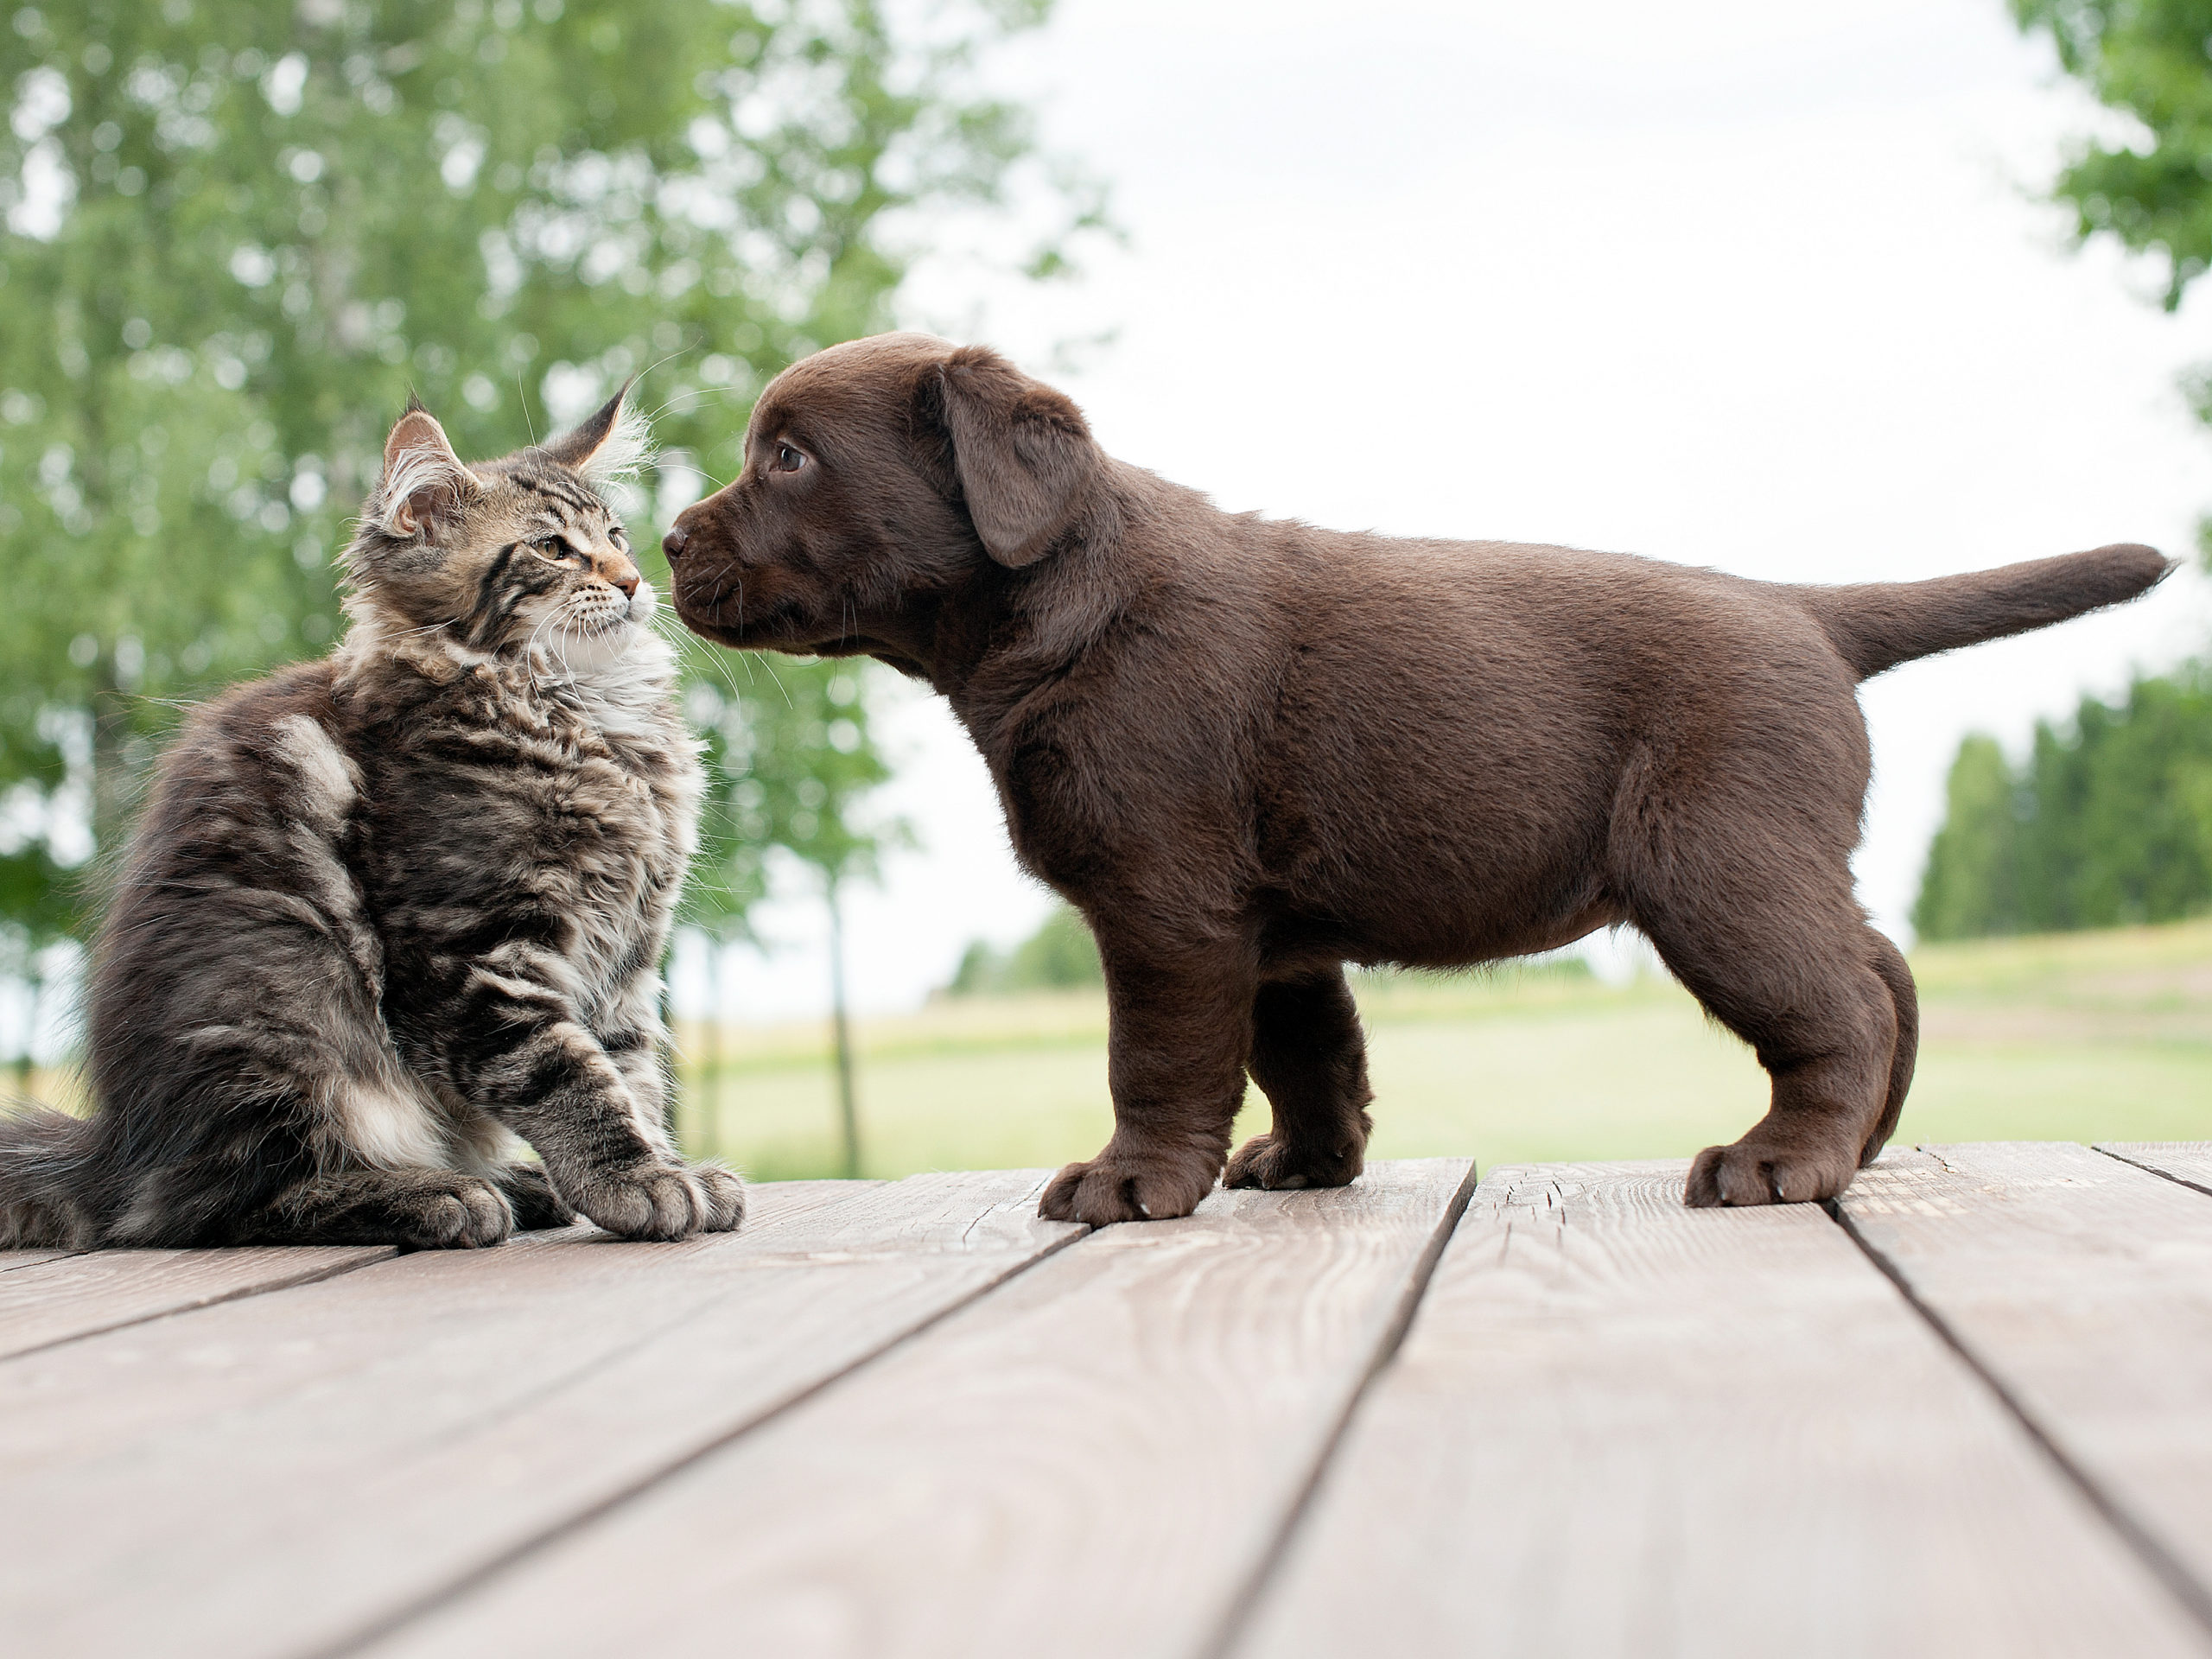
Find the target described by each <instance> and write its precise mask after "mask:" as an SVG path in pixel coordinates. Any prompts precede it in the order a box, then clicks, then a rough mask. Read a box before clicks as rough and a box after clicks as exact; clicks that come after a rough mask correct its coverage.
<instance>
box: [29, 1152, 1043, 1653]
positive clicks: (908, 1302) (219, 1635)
mask: <svg viewBox="0 0 2212 1659" xmlns="http://www.w3.org/2000/svg"><path fill="white" fill-rule="evenodd" d="M1043 1179H1044V1176H1043V1174H1042V1173H1041V1172H1029V1173H1020V1172H1011V1173H995V1174H979V1175H943V1176H921V1177H916V1178H914V1179H911V1180H908V1181H904V1182H900V1183H898V1184H895V1185H875V1184H862V1183H858V1182H852V1183H843V1182H825V1183H807V1184H798V1183H794V1184H791V1185H790V1186H789V1187H779V1186H776V1185H767V1186H761V1187H756V1188H755V1189H754V1191H753V1214H752V1216H751V1217H750V1218H749V1219H748V1221H747V1225H746V1227H745V1229H744V1230H742V1231H741V1232H739V1233H736V1234H733V1235H723V1236H716V1237H710V1238H701V1239H693V1240H690V1241H687V1242H685V1243H679V1244H664V1245H656V1244H625V1243H617V1242H615V1241H613V1240H610V1239H607V1238H606V1237H605V1236H603V1235H600V1234H597V1233H596V1232H594V1230H589V1229H586V1228H581V1227H580V1228H575V1229H571V1230H569V1231H567V1232H565V1233H560V1234H549V1235H540V1236H535V1237H532V1238H528V1239H523V1240H518V1241H516V1242H515V1243H512V1244H510V1245H507V1246H505V1247H504V1248H502V1249H496V1250H483V1251H465V1252H450V1253H448V1252H435V1253H425V1254H421V1255H408V1256H404V1257H402V1258H400V1259H399V1260H397V1261H394V1262H385V1263H380V1264H378V1265H377V1266H374V1267H371V1268H364V1269H361V1270H360V1271H358V1272H355V1273H351V1274H346V1275H345V1276H344V1277H342V1278H340V1279H336V1280H333V1281H328V1282H327V1283H324V1284H321V1285H316V1286H313V1287H307V1288H304V1289H300V1290H295V1291H289V1292H287V1293H285V1294H283V1295H282V1296H277V1297H260V1298H255V1299H253V1300H248V1301H243V1302H236V1303H232V1304H231V1305H229V1306H225V1307H220V1308H213V1309H210V1310H208V1311H207V1312H205V1313H198V1314H195V1315H194V1316H193V1317H192V1319H188V1320H179V1321H174V1322H170V1323H168V1324H164V1325H147V1326H142V1327H139V1328H137V1329H135V1330H131V1331H125V1332H116V1333H114V1334H113V1335H111V1336H108V1337H102V1338H92V1339H91V1340H89V1341H86V1342H82V1343H76V1344H71V1345H69V1346H68V1347H66V1348H59V1349H54V1350H50V1351H48V1352H46V1353H43V1354H38V1355H33V1356H30V1357H28V1358H26V1359H23V1360H21V1361H18V1362H16V1363H13V1364H10V1365H6V1366H0V1491H6V1492H7V1494H8V1501H7V1502H6V1503H4V1504H0V1629H4V1630H7V1631H8V1632H9V1637H10V1645H11V1646H14V1647H17V1648H20V1649H22V1651H25V1652H40V1653H69V1654H86V1655H105V1654H124V1653H132V1654H136V1653H143V1652H154V1651H158V1652H161V1653H162V1654H165V1655H200V1654H207V1655H215V1654H221V1655H241V1656H244V1655H262V1654H269V1655H275V1654H297V1653H301V1652H303V1651H324V1650H328V1649H333V1648H336V1647H341V1646H343V1645H344V1644H345V1643H347V1642H349V1641H351V1640H353V1638H354V1637H358V1636H359V1635H360V1634H361V1633H363V1632H365V1631H366V1630H372V1629H373V1628H375V1627H377V1626H378V1624H380V1623H381V1622H383V1621H385V1619H387V1618H390V1617H391V1616H392V1615H393V1614H394V1613H395V1612H396V1611H399V1610H402V1609H404V1608H406V1607H408V1606H410V1605H414V1604H415V1603H416V1602H417V1601H419V1600H421V1599H424V1598H428V1597H432V1596H435V1594H437V1593H438V1592H440V1591H441V1590H442V1588H443V1587H445V1586H450V1585H452V1584H454V1582H456V1581H457V1580H461V1579H464V1578H466V1577H467V1575H468V1574H470V1573H475V1572H479V1571H481V1570H482V1569H484V1568H485V1567H486V1566H488V1565H490V1564H492V1563H493V1562H496V1561H498V1560H500V1559H501V1558H503V1557H504V1556H505V1555H506V1554H509V1553H511V1552H512V1551H515V1550H517V1549H518V1548H524V1547H525V1546H527V1545H528V1544H529V1543H531V1541H533V1540H536V1539H537V1538H539V1537H541V1536H543V1535H544V1534H545V1533H547V1532H548V1531H549V1530H551V1529H556V1528H558V1527H560V1526H563V1525H564V1524H567V1523H568V1522H571V1521H573V1520H574V1519H575V1517H576V1516H580V1515H583V1514H587V1513H588V1512H590V1511H591V1510H593V1509H594V1506H597V1505H601V1504H605V1503H608V1502H610V1501H613V1500H614V1499H616V1498H618V1497H620V1496H622V1495H623V1494H624V1493H626V1492H628V1491H632V1490H633V1489H634V1488H636V1487H637V1486H639V1484H643V1483H646V1482H650V1481H652V1479H654V1478H657V1477H658V1476H659V1475H660V1474H661V1473H663V1472H664V1471H666V1470H667V1469H668V1468H670V1467H671V1465H676V1464H679V1463H681V1462H683V1460H685V1459H689V1458H692V1457H694V1456H696V1455H697V1454H698V1453H699V1452H702V1450H704V1449H706V1448H708V1447H709V1446H713V1445H715V1443H716V1442H718V1441H719V1440H721V1439H723V1438H725V1437H727V1436H728V1435H730V1434H732V1433H736V1432H738V1431H739V1430H741V1429H742V1428H743V1427H745V1426H746V1425H747V1424H748V1423H751V1422H753V1421H757V1420H758V1419H760V1417H761V1416H763V1415H764V1414H768V1413H771V1412H773V1411H775V1410H776V1409H778V1408H780V1407H782V1406H784V1405H785V1404H787V1403H788V1402H791V1401H792V1400H793V1399H795V1398H798V1397H799V1396H801V1395H804V1394H805V1393H806V1392H807V1391H808V1390H810V1389H813V1388H816V1387H817V1386H818V1385H819V1384H820V1383H823V1381H824V1380H825V1379H827V1378H829V1377H833V1376H837V1375H838V1374H839V1373H841V1372H842V1371H843V1370H847V1369H848V1368H849V1367H851V1366H853V1365H855V1364H856V1363H860V1362H861V1361H863V1360H865V1359H867V1358H868V1357H869V1356H871V1355H873V1354H874V1353H875V1352H877V1351H879V1350H880V1349H881V1348H883V1347H884V1346H885V1345H886V1344H888V1343H892V1342H894V1341H896V1340H897V1339H898V1338H899V1337H901V1336H903V1335H905V1334H906V1333H907V1332H912V1331H913V1330H914V1329H915V1328H916V1327H918V1326H919V1325H924V1324H926V1323H927V1322H928V1321H930V1320H931V1319H934V1318H936V1317H938V1315H940V1314H942V1313H944V1311H945V1310H946V1309H947V1308H949V1307H951V1306H957V1304H958V1303H959V1302H960V1301H962V1300H963V1299H966V1298H968V1297H969V1296H972V1295H974V1294H976V1293H978V1292H980V1291H982V1290H983V1289H985V1288H987V1287H989V1286H990V1285H992V1284H995V1283H996V1282H997V1281H999V1280H1001V1278H1003V1277H1005V1276H1006V1275H1007V1274H1010V1273H1014V1272H1017V1271H1019V1270H1020V1268H1022V1267H1024V1266H1026V1265H1027V1263H1029V1262H1032V1261H1033V1260H1035V1259H1036V1258H1037V1257H1038V1256H1039V1255H1042V1254H1045V1253H1047V1252H1049V1251H1050V1250H1052V1249H1054V1248H1056V1247H1057V1246H1058V1244H1060V1243H1063V1242H1065V1240H1067V1239H1069V1238H1071V1237H1073V1236H1077V1235H1078V1234H1079V1233H1080V1231H1081V1230H1080V1229H1077V1228H1072V1227H1068V1226H1065V1225H1061V1224H1051V1223H1043V1222H1039V1221H1038V1220H1037V1219H1036V1217H1035V1213H1034V1212H1035V1201H1036V1194H1037V1192H1038V1191H1039V1187H1040V1185H1041V1183H1042V1181H1043Z"/></svg>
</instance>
